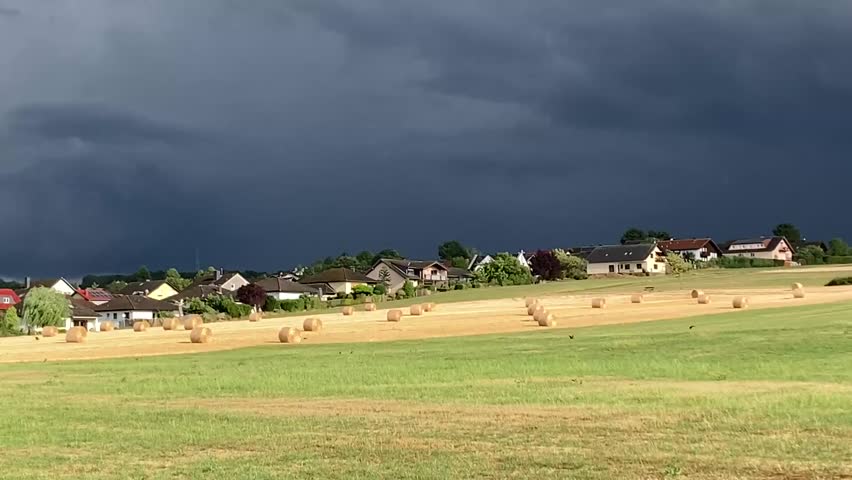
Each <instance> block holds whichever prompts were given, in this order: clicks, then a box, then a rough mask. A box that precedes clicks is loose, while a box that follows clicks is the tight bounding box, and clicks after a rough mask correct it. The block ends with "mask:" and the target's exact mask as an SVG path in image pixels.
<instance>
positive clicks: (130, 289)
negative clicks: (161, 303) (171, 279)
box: [119, 280, 178, 300]
mask: <svg viewBox="0 0 852 480" xmlns="http://www.w3.org/2000/svg"><path fill="white" fill-rule="evenodd" d="M119 293H120V294H121V295H137V296H143V297H148V298H152V299H154V300H165V299H166V298H169V297H174V296H175V295H177V294H178V291H177V290H175V289H174V288H173V287H172V286H171V285H169V284H168V282H166V281H165V280H150V281H147V282H133V283H130V284H128V285H127V286H126V287H124V288H123V289H122V290H121V291H120V292H119Z"/></svg>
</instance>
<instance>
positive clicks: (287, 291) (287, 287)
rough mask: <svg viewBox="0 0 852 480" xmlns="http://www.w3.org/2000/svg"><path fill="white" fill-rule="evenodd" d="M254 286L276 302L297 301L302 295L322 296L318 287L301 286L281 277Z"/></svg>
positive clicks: (268, 279) (265, 280) (259, 282)
mask: <svg viewBox="0 0 852 480" xmlns="http://www.w3.org/2000/svg"><path fill="white" fill-rule="evenodd" d="M255 284H257V285H259V286H260V287H261V288H263V290H264V291H265V292H266V295H267V296H270V297H272V298H274V299H276V300H298V299H299V298H301V297H302V295H314V296H321V295H322V290H321V289H320V287H312V286H310V285H302V284H301V283H297V282H293V281H291V280H287V279H285V278H281V277H273V278H264V279H263V280H258V281H257V282H255Z"/></svg>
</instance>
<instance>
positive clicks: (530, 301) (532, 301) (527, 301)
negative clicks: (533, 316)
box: [526, 297, 538, 308]
mask: <svg viewBox="0 0 852 480" xmlns="http://www.w3.org/2000/svg"><path fill="white" fill-rule="evenodd" d="M534 303H538V299H537V298H533V297H527V300H526V305H527V308H529V306H530V305H532V304H534Z"/></svg>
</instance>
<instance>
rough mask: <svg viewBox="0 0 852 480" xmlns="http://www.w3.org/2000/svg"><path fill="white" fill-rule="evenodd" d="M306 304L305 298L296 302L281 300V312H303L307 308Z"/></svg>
mask: <svg viewBox="0 0 852 480" xmlns="http://www.w3.org/2000/svg"><path fill="white" fill-rule="evenodd" d="M305 302H306V299H305V297H301V298H298V299H295V300H281V302H280V305H281V307H280V308H281V310H284V311H285V312H301V311H304V310H305V306H306V303H305Z"/></svg>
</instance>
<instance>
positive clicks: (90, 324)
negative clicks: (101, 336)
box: [65, 318, 101, 332]
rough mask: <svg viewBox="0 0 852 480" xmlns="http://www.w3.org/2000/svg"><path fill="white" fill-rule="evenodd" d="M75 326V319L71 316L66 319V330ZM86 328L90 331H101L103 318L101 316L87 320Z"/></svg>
mask: <svg viewBox="0 0 852 480" xmlns="http://www.w3.org/2000/svg"><path fill="white" fill-rule="evenodd" d="M73 326H74V320H73V319H70V318H66V319H65V330H69V329H70V328H71V327H73ZM86 330H88V331H90V332H100V331H101V320H100V318H95V319H92V320H87V321H86Z"/></svg>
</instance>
